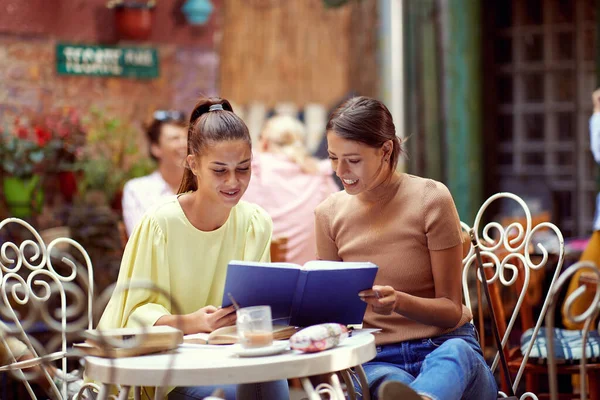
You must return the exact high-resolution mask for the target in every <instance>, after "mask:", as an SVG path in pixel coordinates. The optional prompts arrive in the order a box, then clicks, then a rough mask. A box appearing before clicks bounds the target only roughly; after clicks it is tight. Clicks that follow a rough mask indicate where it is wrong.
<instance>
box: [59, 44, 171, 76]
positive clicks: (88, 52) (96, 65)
mask: <svg viewBox="0 0 600 400" xmlns="http://www.w3.org/2000/svg"><path fill="white" fill-rule="evenodd" d="M158 64H159V61H158V52H157V51H156V49H154V48H148V47H117V46H86V45H72V44H57V45H56V72H57V73H58V74H59V75H94V76H116V77H123V78H137V79H150V78H157V77H158V71H159V68H158Z"/></svg>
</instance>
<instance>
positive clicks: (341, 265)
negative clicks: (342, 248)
mask: <svg viewBox="0 0 600 400" xmlns="http://www.w3.org/2000/svg"><path fill="white" fill-rule="evenodd" d="M374 266H375V264H373V263H370V262H346V261H325V260H315V261H309V262H307V263H306V264H304V266H303V267H302V269H303V270H305V271H311V270H325V269H328V270H331V269H358V268H373V267H374Z"/></svg>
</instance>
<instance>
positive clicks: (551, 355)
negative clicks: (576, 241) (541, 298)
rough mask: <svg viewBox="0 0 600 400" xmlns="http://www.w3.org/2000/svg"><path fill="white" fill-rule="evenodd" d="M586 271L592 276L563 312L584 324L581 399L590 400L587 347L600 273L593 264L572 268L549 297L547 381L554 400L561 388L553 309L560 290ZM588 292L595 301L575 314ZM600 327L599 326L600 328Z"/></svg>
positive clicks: (598, 304) (599, 299) (599, 294)
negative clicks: (557, 373)
mask: <svg viewBox="0 0 600 400" xmlns="http://www.w3.org/2000/svg"><path fill="white" fill-rule="evenodd" d="M580 270H585V273H586V274H589V281H590V282H589V283H585V282H581V280H580V282H579V284H580V286H579V287H578V288H577V289H575V291H573V292H572V293H571V294H570V295H569V296H568V297H567V298H566V299H565V300H564V303H563V304H564V305H563V311H564V315H565V317H566V318H567V319H568V320H570V321H571V322H572V323H577V324H580V323H582V322H583V330H582V331H581V360H580V362H579V371H580V372H579V379H580V398H581V400H587V398H588V390H587V379H586V378H587V373H586V371H587V357H588V354H587V353H589V352H590V349H589V346H588V337H589V333H590V329H591V328H593V327H592V323H593V321H595V320H596V317H597V316H598V311H599V310H600V308H599V307H600V270H599V269H598V266H596V265H595V264H594V263H592V262H591V261H580V262H577V263H575V264H573V265H571V266H570V267H569V268H567V270H565V272H563V273H562V274H561V276H560V277H559V278H558V280H557V281H556V284H555V285H554V286H553V287H552V290H551V291H550V293H549V294H548V298H549V300H550V304H549V307H548V312H547V313H546V343H547V348H548V382H549V387H550V398H551V399H552V400H558V398H559V395H558V388H557V382H556V357H555V352H554V310H555V309H556V303H557V301H558V299H559V294H560V293H561V290H562V289H564V287H565V286H566V285H569V282H570V281H571V278H572V277H573V275H575V274H576V273H577V272H578V271H580ZM587 290H595V294H594V299H593V300H592V302H591V304H590V305H589V307H588V308H587V309H586V310H584V311H583V312H581V313H580V314H575V313H574V311H573V309H572V306H573V304H574V302H575V300H576V299H577V298H579V297H580V296H582V295H583V294H584V292H586V291H587ZM599 328H600V327H599Z"/></svg>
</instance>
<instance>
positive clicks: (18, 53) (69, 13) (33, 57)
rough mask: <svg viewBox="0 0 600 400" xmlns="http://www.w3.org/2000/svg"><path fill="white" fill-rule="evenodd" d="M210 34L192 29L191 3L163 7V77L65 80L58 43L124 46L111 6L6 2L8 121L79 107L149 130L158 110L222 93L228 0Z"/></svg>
mask: <svg viewBox="0 0 600 400" xmlns="http://www.w3.org/2000/svg"><path fill="white" fill-rule="evenodd" d="M212 2H213V5H214V6H215V11H213V15H212V16H211V19H210V21H209V23H208V24H206V25H205V26H204V27H191V26H189V25H188V24H187V23H186V22H185V18H184V16H183V15H182V14H181V11H180V8H181V6H182V4H183V3H184V1H183V0H160V1H158V2H157V7H156V10H155V13H154V26H153V31H152V36H151V38H150V40H149V41H148V42H144V43H121V44H123V45H134V46H138V45H149V46H153V47H155V48H157V49H158V53H159V58H160V77H159V78H157V79H152V80H134V79H124V78H100V77H81V76H58V75H57V74H56V60H55V46H56V44H57V43H58V42H68V43H83V44H117V45H118V44H119V43H118V42H117V41H116V38H115V31H114V25H113V18H112V10H110V9H107V8H106V7H105V4H106V0H0V122H1V121H2V120H3V119H5V118H7V117H8V116H9V115H11V114H15V113H16V114H18V113H19V111H20V110H23V109H24V108H28V109H32V110H34V111H36V112H40V113H43V112H44V111H45V110H50V109H52V108H53V107H60V106H74V107H76V108H78V109H79V110H81V111H85V110H86V109H89V108H90V107H92V106H96V107H100V108H106V109H108V110H111V111H112V112H114V113H116V114H119V115H122V116H123V117H126V118H128V119H130V120H131V121H133V122H134V123H136V124H137V123H141V122H142V121H143V120H146V119H147V118H148V117H149V116H150V115H151V112H152V110H154V109H156V108H166V107H168V108H180V109H183V110H185V111H190V109H191V107H193V104H194V102H195V100H196V98H197V97H198V95H199V94H201V93H204V94H209V95H212V94H215V93H216V92H217V72H218V64H219V57H218V53H217V43H216V38H217V37H218V35H217V34H216V33H218V29H219V25H220V19H219V17H218V15H219V10H220V8H221V1H220V0H212Z"/></svg>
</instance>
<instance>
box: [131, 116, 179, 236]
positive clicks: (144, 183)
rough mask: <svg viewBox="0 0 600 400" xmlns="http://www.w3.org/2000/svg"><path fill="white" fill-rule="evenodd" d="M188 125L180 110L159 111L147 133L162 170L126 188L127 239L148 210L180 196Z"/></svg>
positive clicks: (159, 167)
mask: <svg viewBox="0 0 600 400" xmlns="http://www.w3.org/2000/svg"><path fill="white" fill-rule="evenodd" d="M187 128H188V126H187V122H186V118H185V115H184V113H182V112H180V111H171V110H169V111H166V110H158V111H155V112H154V119H153V121H152V123H151V124H150V125H149V126H148V129H147V131H146V134H147V137H148V142H149V151H150V157H152V158H153V159H154V160H155V161H156V162H157V163H158V168H157V169H156V171H154V172H153V173H151V174H150V175H147V176H143V177H141V178H135V179H132V180H130V181H129V182H127V183H126V184H125V187H124V188H123V200H122V205H123V221H124V222H125V228H126V230H127V236H129V235H131V232H133V229H134V228H135V226H136V225H137V223H138V222H139V221H140V219H141V218H142V216H143V215H144V213H145V212H146V210H147V209H148V208H149V207H151V206H153V205H154V204H156V203H157V202H158V201H159V200H160V199H161V198H163V197H165V196H169V195H174V194H175V193H177V189H178V188H179V185H180V184H181V179H182V178H183V171H184V161H185V157H186V156H187Z"/></svg>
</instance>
